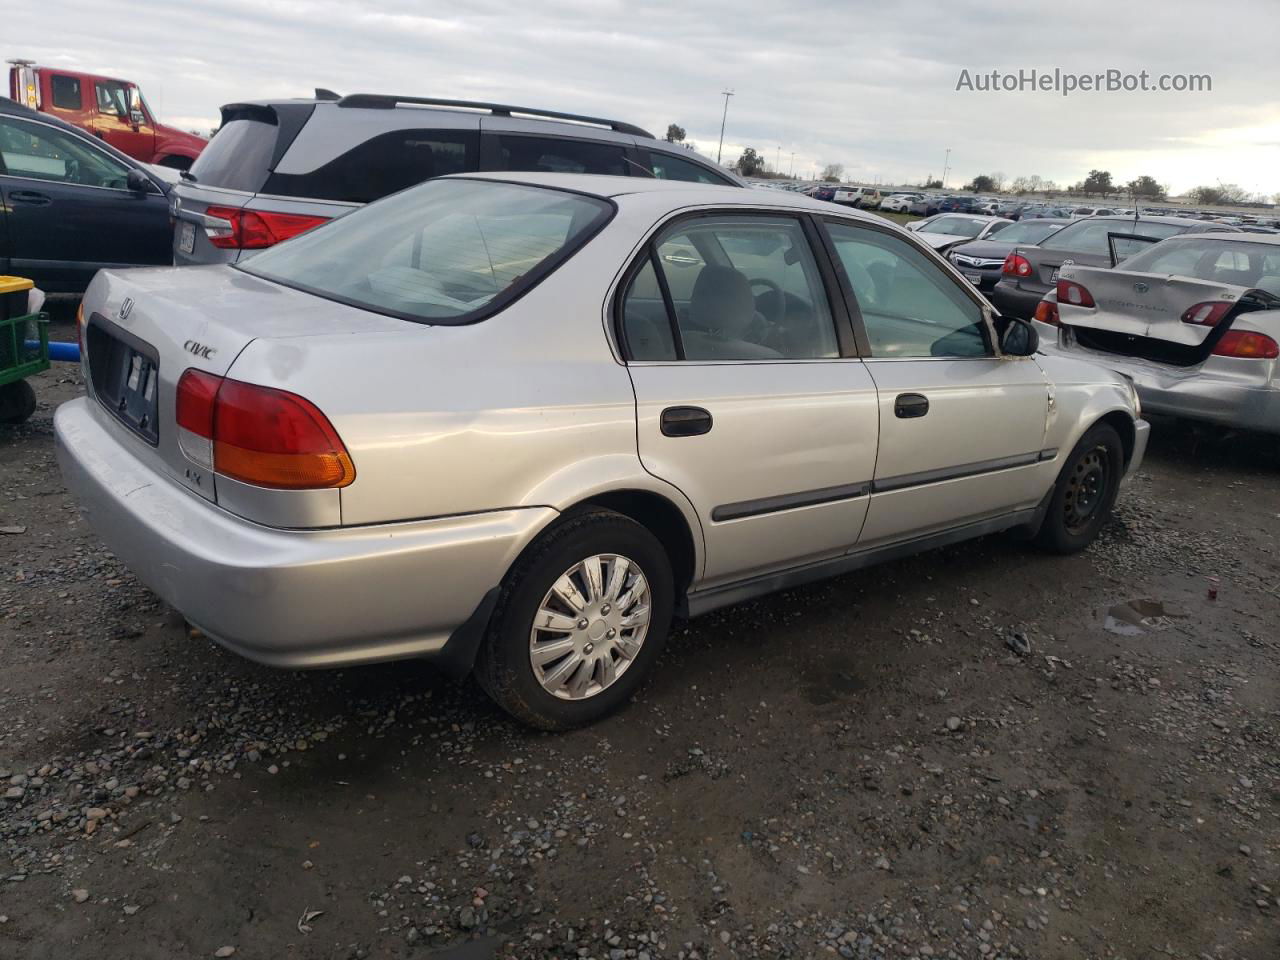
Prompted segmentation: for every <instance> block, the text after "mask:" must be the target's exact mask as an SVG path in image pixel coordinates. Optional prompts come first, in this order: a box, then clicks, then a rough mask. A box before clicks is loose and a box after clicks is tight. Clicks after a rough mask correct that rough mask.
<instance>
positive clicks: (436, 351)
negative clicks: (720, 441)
mask: <svg viewBox="0 0 1280 960" xmlns="http://www.w3.org/2000/svg"><path fill="white" fill-rule="evenodd" d="M625 236H627V237H630V238H631V239H630V240H628V241H626V242H625V243H624V244H623V247H625V249H624V248H622V247H618V246H617V245H616V242H615V241H613V240H611V239H610V237H609V231H608V230H607V229H606V231H605V233H604V234H602V235H600V236H598V237H597V238H595V239H594V240H592V241H591V242H590V243H588V244H587V246H586V247H585V248H584V249H582V250H581V251H579V252H578V254H576V255H575V256H574V257H573V258H571V259H570V260H569V261H568V262H567V263H565V264H563V265H562V266H561V267H560V269H559V270H558V271H556V272H555V273H553V274H552V275H551V276H550V277H548V278H546V279H545V280H544V281H543V282H542V283H541V284H540V285H538V286H537V287H535V288H534V289H533V290H532V291H530V292H529V293H527V294H526V295H525V296H524V297H522V298H521V299H520V300H518V301H516V302H515V303H514V304H512V305H511V306H510V307H508V308H507V309H506V310H505V311H503V312H501V313H499V314H497V315H495V316H492V317H489V318H488V319H485V320H482V321H480V322H478V323H473V324H469V325H465V326H444V325H437V326H428V325H424V324H418V323H413V322H410V321H401V322H400V323H401V329H398V330H396V331H394V332H382V333H376V334H371V335H367V336H361V335H331V336H306V337H296V338H281V339H275V340H267V339H260V340H256V341H254V342H253V343H251V344H250V345H249V346H248V347H246V348H245V350H244V351H243V352H242V353H241V354H240V356H239V357H238V358H237V359H236V362H235V364H234V366H233V368H232V370H231V376H233V377H235V378H237V379H240V380H247V381H250V382H259V383H267V384H271V385H273V386H278V387H281V388H283V389H286V390H292V391H294V392H297V393H299V394H301V395H303V396H305V397H307V398H308V399H310V400H311V401H313V402H314V403H316V404H317V405H318V406H319V407H320V409H321V410H323V411H324V412H325V413H326V415H327V416H328V417H329V419H330V420H331V421H332V423H333V425H334V427H335V428H336V429H337V431H338V433H339V435H340V436H341V437H342V438H343V440H344V442H345V443H346V445H347V447H348V450H349V451H350V454H351V458H352V461H353V462H354V464H355V468H356V479H355V481H354V482H353V483H352V484H351V485H350V486H348V487H346V488H344V489H343V490H342V523H343V525H346V526H350V525H357V524H370V523H382V522H389V521H397V520H408V519H416V518H423V517H437V516H445V515H453V514H465V513H474V512H481V511H487V510H499V509H505V508H511V507H521V506H535V505H540V506H551V507H554V508H556V509H557V510H564V509H566V508H568V507H570V506H572V505H574V504H576V503H579V502H581V501H582V500H584V499H587V498H589V497H591V496H592V495H595V494H598V493H603V492H607V491H610V490H620V489H643V490H648V491H652V492H655V493H659V494H661V495H662V496H665V497H666V498H667V499H668V500H670V501H672V502H673V503H674V504H675V505H676V506H677V507H678V508H679V509H680V510H681V511H682V513H683V514H684V515H685V518H686V521H687V522H688V524H689V527H690V529H691V530H692V531H694V539H695V541H696V542H697V543H699V544H700V543H701V533H700V528H699V526H698V522H697V518H696V515H695V514H694V512H693V509H692V506H691V505H690V504H689V503H688V501H687V500H686V499H685V498H684V497H683V495H682V494H680V492H679V491H678V490H676V489H675V488H674V487H671V486H670V485H669V484H666V483H664V482H663V481H660V480H658V479H656V478H654V477H652V476H650V475H649V474H648V473H646V472H645V471H644V469H643V467H642V466H641V464H640V460H639V457H638V455H637V452H636V420H635V396H634V393H633V391H632V387H631V380H630V377H629V376H628V375H627V371H626V368H625V367H624V366H623V365H622V364H621V363H620V362H619V361H618V360H617V359H616V357H615V356H614V354H613V352H612V350H611V348H610V344H609V341H608V338H607V337H606V334H605V330H604V328H603V309H604V302H605V298H606V294H607V291H608V288H609V285H610V283H611V282H612V280H613V278H614V276H615V275H616V274H617V272H618V271H619V269H620V267H621V265H622V263H623V262H624V259H623V258H624V257H625V256H626V253H627V251H629V250H630V248H631V245H632V244H633V243H634V235H632V234H629V233H627V234H625Z"/></svg>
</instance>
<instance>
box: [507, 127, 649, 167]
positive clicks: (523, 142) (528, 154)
mask: <svg viewBox="0 0 1280 960" xmlns="http://www.w3.org/2000/svg"><path fill="white" fill-rule="evenodd" d="M494 140H495V141H497V146H498V151H497V157H496V161H497V164H498V166H497V167H496V168H495V169H498V170H518V171H528V172H537V173H603V174H607V175H608V176H613V177H625V176H627V174H628V172H629V168H630V166H631V165H630V164H629V163H628V162H627V156H626V149H625V148H624V147H623V146H622V145H621V144H617V143H602V142H600V141H592V140H570V139H565V138H560V137H526V136H521V135H518V134H512V133H500V134H495V135H494Z"/></svg>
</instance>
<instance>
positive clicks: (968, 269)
mask: <svg viewBox="0 0 1280 960" xmlns="http://www.w3.org/2000/svg"><path fill="white" fill-rule="evenodd" d="M1070 222H1071V221H1070V220H1069V219H1068V218H1066V217H1055V218H1048V217H1043V218H1040V219H1038V220H1023V221H1021V222H1019V223H1011V224H1009V225H1008V226H1007V227H1005V228H1004V229H1002V230H1001V231H1000V232H999V233H997V234H996V235H995V236H993V237H991V238H990V239H989V240H971V241H969V242H968V243H962V244H960V245H959V246H957V247H952V248H951V249H950V250H949V251H948V252H947V259H948V260H950V261H951V262H952V263H953V264H955V268H956V269H957V270H959V271H960V272H961V273H963V274H964V278H965V279H966V280H968V281H969V282H970V283H972V284H973V285H974V286H975V287H977V288H978V289H979V290H981V291H982V292H983V293H990V292H991V291H992V290H993V289H994V288H995V285H996V283H997V282H999V280H1000V268H1001V267H1003V266H1004V258H1005V257H1007V256H1008V255H1009V251H1010V250H1012V249H1013V248H1014V247H1016V246H1018V245H1019V244H1027V245H1032V244H1037V243H1039V242H1040V241H1041V240H1043V239H1044V238H1045V237H1047V236H1049V235H1050V234H1051V233H1056V232H1057V231H1059V230H1061V229H1062V228H1063V227H1064V226H1066V225H1067V224H1068V223H1070Z"/></svg>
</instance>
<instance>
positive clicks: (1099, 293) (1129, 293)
mask: <svg viewBox="0 0 1280 960" xmlns="http://www.w3.org/2000/svg"><path fill="white" fill-rule="evenodd" d="M1062 279H1063V280H1070V281H1073V282H1074V283H1078V284H1080V285H1081V286H1082V287H1084V288H1085V289H1086V290H1088V291H1089V293H1090V294H1091V295H1092V296H1093V300H1094V303H1095V304H1097V306H1095V307H1080V306H1076V305H1074V304H1071V303H1068V302H1066V301H1063V300H1061V298H1060V299H1059V302H1058V313H1059V316H1060V317H1061V318H1062V322H1063V323H1064V324H1066V325H1067V326H1072V327H1087V328H1091V329H1095V330H1109V331H1112V332H1114V333H1122V334H1126V335H1128V336H1134V337H1147V338H1152V339H1156V340H1164V341H1166V342H1169V343H1177V344H1182V345H1184V346H1192V347H1194V346H1199V345H1201V344H1203V343H1204V342H1205V340H1207V339H1208V337H1209V334H1210V333H1212V332H1213V331H1214V329H1215V327H1213V326H1205V325H1203V324H1198V323H1185V322H1183V320H1182V316H1183V314H1184V313H1186V312H1187V310H1188V309H1190V308H1191V307H1193V306H1195V305H1196V304H1202V303H1231V304H1234V303H1237V302H1238V301H1239V300H1240V298H1241V297H1242V296H1244V295H1245V294H1246V293H1248V292H1249V288H1248V287H1241V286H1236V285H1234V284H1227V283H1221V282H1216V281H1212V280H1197V279H1195V278H1193V277H1177V276H1173V277H1171V276H1165V275H1161V274H1154V273H1137V272H1130V271H1121V270H1105V269H1099V268H1096V267H1080V266H1069V267H1064V268H1063V269H1062Z"/></svg>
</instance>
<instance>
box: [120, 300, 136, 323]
mask: <svg viewBox="0 0 1280 960" xmlns="http://www.w3.org/2000/svg"><path fill="white" fill-rule="evenodd" d="M131 312H133V297H125V298H124V299H123V300H121V301H120V311H119V312H118V313H117V314H116V316H118V317H119V318H120V319H121V320H128V319H129V314H130V313H131Z"/></svg>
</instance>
